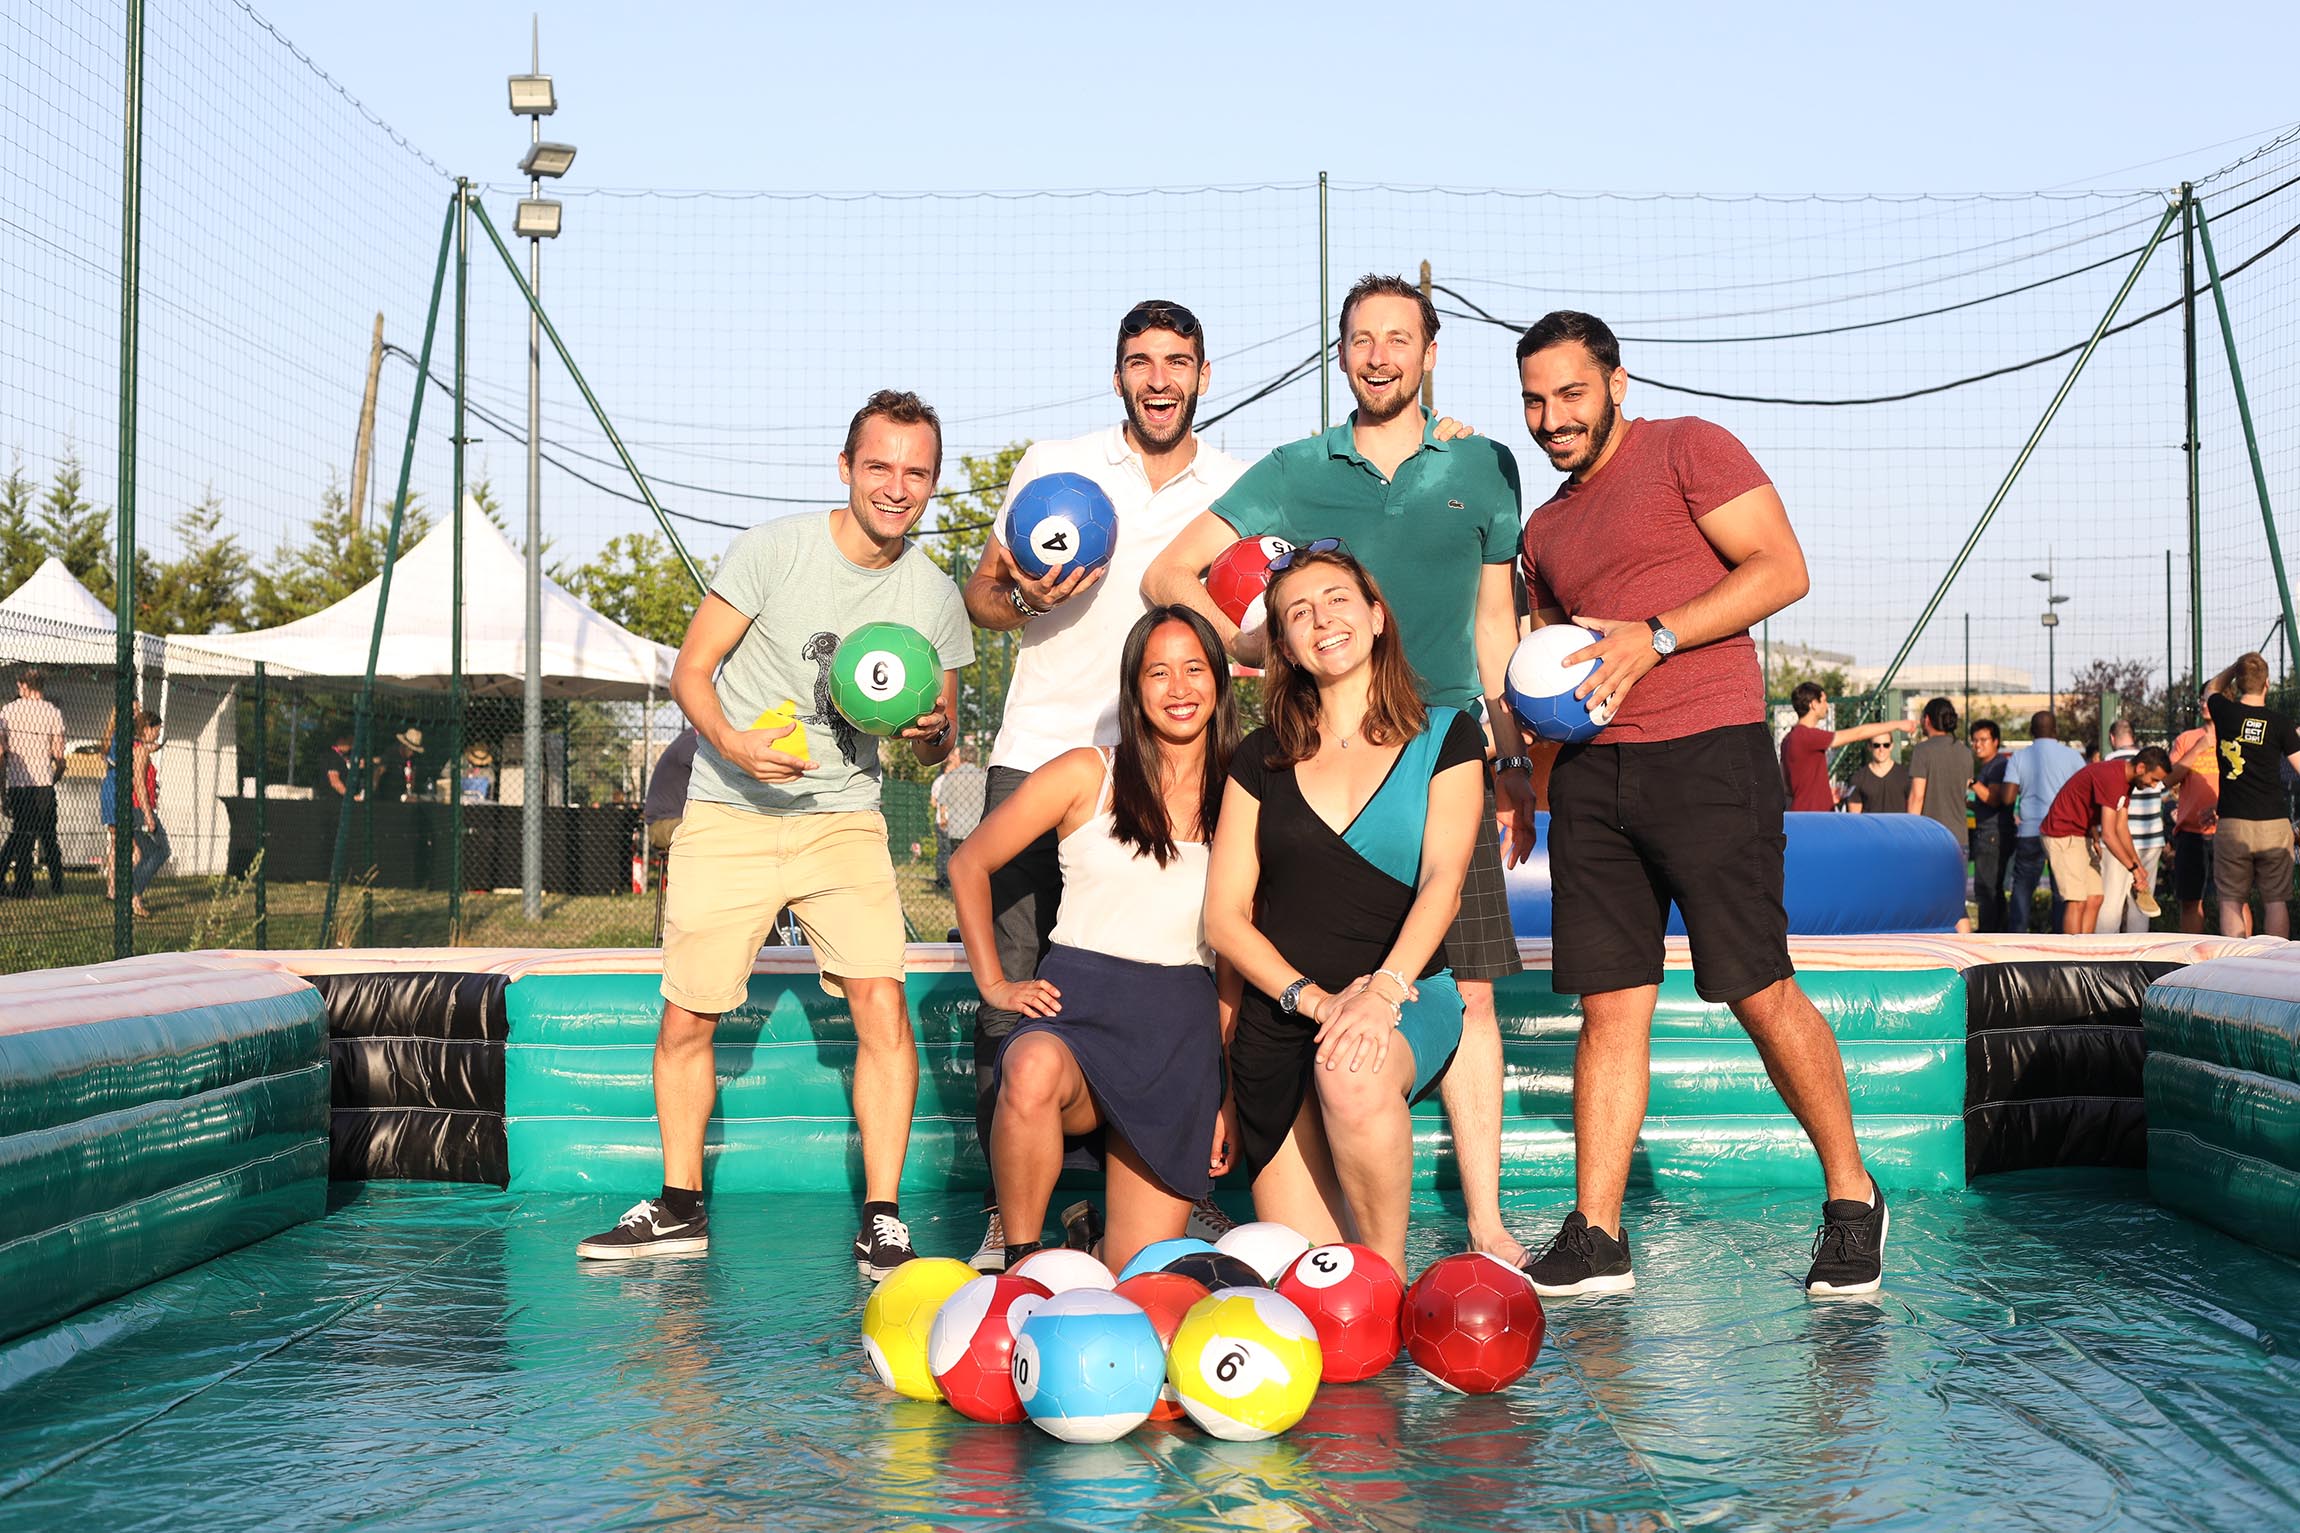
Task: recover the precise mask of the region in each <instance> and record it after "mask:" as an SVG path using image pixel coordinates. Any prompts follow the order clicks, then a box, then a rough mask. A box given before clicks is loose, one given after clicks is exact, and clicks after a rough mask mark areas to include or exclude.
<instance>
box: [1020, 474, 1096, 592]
mask: <svg viewBox="0 0 2300 1533" xmlns="http://www.w3.org/2000/svg"><path fill="white" fill-rule="evenodd" d="M1117 545H1118V508H1117V507H1115V506H1113V505H1111V504H1110V497H1109V496H1108V495H1105V494H1103V493H1102V486H1100V485H1098V484H1096V483H1095V482H1094V481H1093V480H1091V479H1089V478H1087V477H1086V476H1085V475H1084V474H1042V475H1040V476H1039V477H1038V478H1036V479H1033V480H1031V481H1030V483H1028V484H1026V485H1024V486H1023V487H1022V488H1021V489H1019V490H1017V491H1016V492H1015V494H1014V498H1013V499H1012V500H1010V501H1008V502H1007V503H1006V551H1007V552H1008V553H1009V554H1012V555H1013V556H1014V562H1015V563H1016V564H1018V565H1020V566H1021V567H1022V572H1023V573H1024V574H1025V575H1028V576H1029V577H1030V578H1031V579H1033V580H1038V579H1042V578H1044V577H1045V576H1046V575H1047V574H1049V573H1051V572H1052V571H1055V570H1060V571H1062V573H1063V574H1064V575H1065V576H1067V575H1069V574H1070V573H1071V572H1072V571H1074V570H1098V569H1100V568H1102V566H1104V565H1105V564H1108V563H1109V562H1110V554H1111V551H1112V550H1113V549H1114V548H1116V547H1117Z"/></svg>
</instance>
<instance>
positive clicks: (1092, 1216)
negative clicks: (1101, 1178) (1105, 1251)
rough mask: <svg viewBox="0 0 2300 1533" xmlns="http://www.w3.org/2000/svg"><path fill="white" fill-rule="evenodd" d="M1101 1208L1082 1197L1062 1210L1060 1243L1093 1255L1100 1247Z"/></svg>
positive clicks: (1101, 1231)
mask: <svg viewBox="0 0 2300 1533" xmlns="http://www.w3.org/2000/svg"><path fill="white" fill-rule="evenodd" d="M1102 1234H1103V1228H1102V1210H1101V1209H1099V1208H1096V1207H1095V1206H1094V1205H1093V1204H1092V1203H1089V1202H1088V1201H1086V1199H1084V1198H1080V1199H1079V1200H1078V1201H1077V1202H1075V1203H1073V1204H1071V1205H1070V1206H1069V1207H1068V1208H1066V1209H1064V1210H1063V1211H1062V1243H1063V1244H1064V1245H1066V1246H1068V1247H1070V1249H1071V1250H1073V1251H1084V1252H1085V1253H1086V1254H1087V1255H1088V1256H1093V1255H1094V1254H1095V1253H1096V1252H1097V1251H1099V1250H1100V1249H1101V1247H1102Z"/></svg>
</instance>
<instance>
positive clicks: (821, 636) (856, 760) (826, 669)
mask: <svg viewBox="0 0 2300 1533" xmlns="http://www.w3.org/2000/svg"><path fill="white" fill-rule="evenodd" d="M838 652H839V636H838V635H837V634H835V633H818V634H814V635H812V636H810V637H809V638H808V640H807V642H806V645H805V647H803V648H802V649H800V651H799V658H800V659H801V660H812V661H813V662H814V663H815V711H814V712H812V713H810V714H806V715H804V717H806V718H807V719H808V720H809V721H810V722H812V723H816V724H823V725H827V726H829V728H830V732H831V738H832V739H833V740H836V741H837V742H838V747H839V754H840V755H842V756H844V757H845V758H846V759H847V764H848V765H849V766H857V767H859V766H861V765H862V764H863V759H862V752H861V749H860V740H861V731H859V730H857V729H856V728H855V727H854V725H852V724H850V723H848V722H847V716H846V715H845V714H843V713H841V712H839V710H838V708H837V706H836V705H834V704H833V703H832V702H831V657H832V656H833V655H836V654H837V653H838ZM872 744H873V745H874V746H875V745H876V744H877V742H876V741H873V742H872Z"/></svg>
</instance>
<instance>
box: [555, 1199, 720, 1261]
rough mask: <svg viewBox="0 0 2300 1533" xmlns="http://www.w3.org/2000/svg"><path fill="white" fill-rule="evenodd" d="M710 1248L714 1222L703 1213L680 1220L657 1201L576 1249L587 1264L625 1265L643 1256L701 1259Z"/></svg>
mask: <svg viewBox="0 0 2300 1533" xmlns="http://www.w3.org/2000/svg"><path fill="white" fill-rule="evenodd" d="M710 1246H711V1219H710V1216H709V1215H708V1214H706V1213H704V1212H703V1211H702V1210H701V1209H699V1208H698V1209H696V1210H695V1217H694V1218H692V1219H681V1218H680V1217H679V1216H678V1215H677V1214H674V1213H672V1212H671V1210H670V1209H669V1208H667V1207H665V1206H664V1205H663V1203H662V1201H661V1200H660V1199H658V1198H648V1199H647V1200H646V1201H644V1202H642V1203H637V1204H634V1205H633V1206H632V1208H631V1211H630V1212H629V1213H627V1214H625V1215H624V1216H623V1217H622V1218H620V1219H618V1220H616V1221H615V1227H614V1228H613V1229H611V1230H609V1231H607V1232H606V1233H605V1234H602V1235H594V1236H592V1237H591V1238H590V1239H589V1240H586V1241H583V1242H582V1243H580V1244H579V1245H577V1246H576V1247H575V1254H576V1255H577V1256H579V1257H582V1258H583V1259H585V1260H586V1261H595V1262H623V1261H632V1260H635V1259H636V1258H638V1257H642V1256H700V1255H702V1254H703V1252H705V1251H707V1250H709V1249H710Z"/></svg>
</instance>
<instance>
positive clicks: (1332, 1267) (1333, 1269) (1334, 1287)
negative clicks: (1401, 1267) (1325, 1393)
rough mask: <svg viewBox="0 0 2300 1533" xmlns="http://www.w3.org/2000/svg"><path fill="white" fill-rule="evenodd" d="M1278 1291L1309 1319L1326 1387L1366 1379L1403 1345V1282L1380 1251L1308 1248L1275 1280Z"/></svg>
mask: <svg viewBox="0 0 2300 1533" xmlns="http://www.w3.org/2000/svg"><path fill="white" fill-rule="evenodd" d="M1278 1292H1279V1293H1281V1294H1283V1295H1285V1296H1286V1297H1287V1298H1289V1299H1291V1300H1293V1301H1294V1306H1295V1308H1297V1309H1299V1310H1300V1311H1301V1312H1302V1313H1303V1314H1305V1315H1307V1316H1309V1317H1310V1324H1311V1325H1312V1326H1313V1327H1315V1328H1316V1330H1317V1333H1318V1346H1319V1348H1320V1349H1321V1350H1322V1351H1323V1353H1324V1355H1325V1376H1326V1382H1327V1383H1329V1384H1351V1383H1355V1382H1356V1381H1358V1380H1359V1379H1370V1378H1372V1377H1373V1376H1374V1375H1375V1374H1377V1373H1380V1372H1381V1371H1382V1370H1383V1369H1384V1368H1387V1367H1388V1366H1389V1365H1390V1364H1391V1363H1393V1362H1395V1361H1396V1360H1397V1355H1398V1348H1399V1347H1401V1346H1403V1345H1404V1343H1405V1303H1406V1284H1405V1279H1403V1278H1401V1277H1399V1276H1398V1271H1397V1269H1396V1268H1395V1267H1392V1266H1391V1265H1390V1264H1389V1262H1388V1261H1387V1260H1386V1259H1385V1258H1384V1257H1383V1256H1382V1254H1381V1253H1380V1252H1379V1251H1375V1250H1372V1249H1370V1248H1368V1247H1366V1246H1361V1245H1357V1244H1354V1243H1351V1242H1347V1241H1345V1242H1341V1243H1338V1244H1335V1245H1330V1246H1312V1247H1311V1248H1310V1249H1309V1250H1307V1251H1304V1252H1303V1253H1302V1254H1301V1255H1300V1256H1299V1257H1297V1258H1295V1260H1294V1262H1293V1265H1291V1266H1289V1267H1288V1268H1287V1269H1286V1274H1285V1276H1284V1277H1281V1278H1279V1279H1278Z"/></svg>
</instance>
